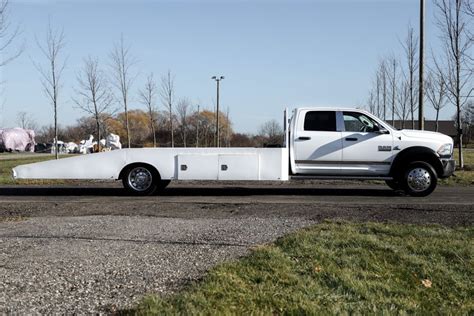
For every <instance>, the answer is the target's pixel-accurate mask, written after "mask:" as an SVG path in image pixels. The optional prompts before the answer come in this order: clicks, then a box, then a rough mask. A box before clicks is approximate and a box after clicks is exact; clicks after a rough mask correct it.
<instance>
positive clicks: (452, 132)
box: [387, 120, 458, 140]
mask: <svg viewBox="0 0 474 316" xmlns="http://www.w3.org/2000/svg"><path fill="white" fill-rule="evenodd" d="M387 123H389V124H391V123H392V121H390V120H387ZM393 125H394V126H393V127H395V128H396V129H402V121H400V120H395V122H394V124H393ZM403 128H404V129H411V121H410V120H407V121H405V125H404V127H403ZM415 129H418V121H415ZM425 130H426V131H432V132H434V131H435V130H436V121H428V120H425ZM438 132H440V133H442V134H445V135H448V136H451V137H452V138H453V139H454V140H456V136H457V134H458V132H457V129H456V124H455V122H454V121H453V120H450V121H447V120H446V121H444V120H443V121H442V120H440V121H438Z"/></svg>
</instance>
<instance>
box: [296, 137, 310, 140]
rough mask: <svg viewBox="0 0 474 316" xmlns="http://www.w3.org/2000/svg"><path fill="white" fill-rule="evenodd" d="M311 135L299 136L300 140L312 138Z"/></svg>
mask: <svg viewBox="0 0 474 316" xmlns="http://www.w3.org/2000/svg"><path fill="white" fill-rule="evenodd" d="M310 139H311V137H308V136H300V137H298V140H310Z"/></svg>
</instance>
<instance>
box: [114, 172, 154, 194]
mask: <svg viewBox="0 0 474 316" xmlns="http://www.w3.org/2000/svg"><path fill="white" fill-rule="evenodd" d="M122 183H123V186H124V188H125V189H126V190H127V191H128V192H129V193H131V194H133V195H152V194H153V193H154V192H155V191H156V190H157V188H158V184H159V183H160V176H159V175H158V173H157V172H156V171H155V170H154V169H153V168H151V167H149V166H132V167H130V168H128V169H127V170H126V171H125V174H124V176H123V178H122Z"/></svg>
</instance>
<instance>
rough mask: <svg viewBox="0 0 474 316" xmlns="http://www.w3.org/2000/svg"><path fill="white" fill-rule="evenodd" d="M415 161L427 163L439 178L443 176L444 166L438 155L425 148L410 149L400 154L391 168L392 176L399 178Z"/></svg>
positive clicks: (415, 147)
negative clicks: (404, 169) (406, 167)
mask: <svg viewBox="0 0 474 316" xmlns="http://www.w3.org/2000/svg"><path fill="white" fill-rule="evenodd" d="M415 161H422V162H426V163H428V164H430V165H431V166H432V167H433V169H434V170H435V171H436V174H437V176H438V177H441V176H442V175H443V164H442V163H441V161H440V160H439V156H438V154H436V153H435V152H434V150H432V149H431V148H428V147H423V146H414V147H409V148H406V149H404V150H402V151H401V152H400V153H398V155H397V156H396V157H395V159H394V160H393V163H392V167H391V168H390V175H391V176H392V177H394V178H395V177H397V176H399V175H400V174H401V173H402V172H403V168H404V167H405V166H407V165H408V164H409V163H410V162H415Z"/></svg>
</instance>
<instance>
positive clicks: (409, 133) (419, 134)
mask: <svg viewBox="0 0 474 316" xmlns="http://www.w3.org/2000/svg"><path fill="white" fill-rule="evenodd" d="M399 133H400V134H402V135H403V136H405V137H409V138H418V139H420V138H422V139H429V140H434V141H438V142H441V143H452V142H453V139H452V138H451V137H449V136H447V135H444V134H441V133H438V132H430V131H420V130H414V129H403V130H401V131H399Z"/></svg>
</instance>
